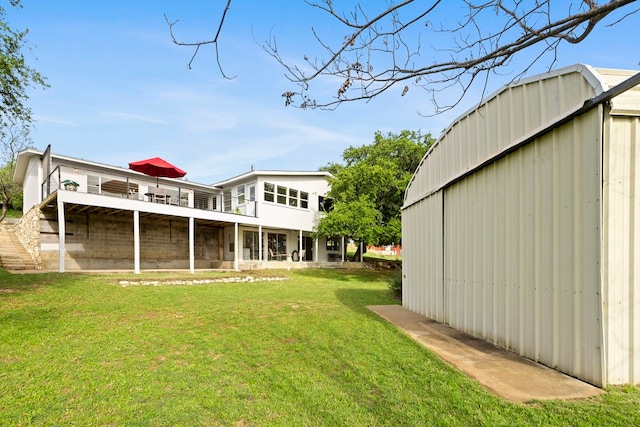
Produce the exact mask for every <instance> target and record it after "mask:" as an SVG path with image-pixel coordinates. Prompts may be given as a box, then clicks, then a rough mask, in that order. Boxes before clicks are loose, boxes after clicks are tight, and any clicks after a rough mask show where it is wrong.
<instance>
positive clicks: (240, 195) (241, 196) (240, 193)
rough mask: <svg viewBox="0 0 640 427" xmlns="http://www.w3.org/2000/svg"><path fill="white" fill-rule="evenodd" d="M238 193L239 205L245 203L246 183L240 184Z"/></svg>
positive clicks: (237, 189)
mask: <svg viewBox="0 0 640 427" xmlns="http://www.w3.org/2000/svg"><path fill="white" fill-rule="evenodd" d="M236 195H237V196H238V205H244V185H238V188H236Z"/></svg>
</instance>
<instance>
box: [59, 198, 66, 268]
mask: <svg viewBox="0 0 640 427" xmlns="http://www.w3.org/2000/svg"><path fill="white" fill-rule="evenodd" d="M66 232H67V230H66V227H65V216H64V202H63V201H62V200H60V198H58V271H59V272H60V273H64V251H65V249H64V246H65V234H66Z"/></svg>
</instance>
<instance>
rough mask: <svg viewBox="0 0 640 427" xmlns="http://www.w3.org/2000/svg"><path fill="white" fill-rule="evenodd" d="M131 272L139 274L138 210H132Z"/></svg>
mask: <svg viewBox="0 0 640 427" xmlns="http://www.w3.org/2000/svg"><path fill="white" fill-rule="evenodd" d="M133 272H134V273H135V274H140V211H138V210H135V211H133Z"/></svg>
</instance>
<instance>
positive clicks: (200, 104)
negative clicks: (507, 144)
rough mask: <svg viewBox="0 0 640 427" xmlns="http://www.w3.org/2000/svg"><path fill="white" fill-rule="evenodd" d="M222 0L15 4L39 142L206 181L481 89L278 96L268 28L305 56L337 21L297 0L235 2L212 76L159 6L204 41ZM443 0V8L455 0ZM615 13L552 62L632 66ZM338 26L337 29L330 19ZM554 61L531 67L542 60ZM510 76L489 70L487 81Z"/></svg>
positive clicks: (632, 27) (290, 50)
mask: <svg viewBox="0 0 640 427" xmlns="http://www.w3.org/2000/svg"><path fill="white" fill-rule="evenodd" d="M224 3H225V2H224V1H223V0H206V1H199V0H198V1H196V0H190V1H188V2H180V1H175V0H173V1H170V0H135V1H117V0H113V1H109V2H106V1H87V0H84V1H72V0H59V1H55V2H53V1H50V0H23V6H24V7H23V8H22V9H19V10H11V9H12V8H10V7H9V9H10V10H9V14H8V16H9V22H10V24H11V25H12V26H13V27H14V28H17V29H23V28H28V29H29V31H30V33H29V36H28V40H29V41H30V43H31V45H32V54H30V55H29V56H28V58H29V61H30V64H31V65H32V66H33V67H35V68H36V69H37V70H38V71H40V72H41V73H42V74H43V75H45V76H46V77H47V79H48V83H49V84H50V86H51V87H50V88H49V89H47V90H36V91H33V92H31V97H30V100H29V105H30V106H31V108H32V110H33V116H34V118H35V119H36V127H35V129H34V131H33V132H32V138H33V142H34V145H35V146H36V147H37V148H38V149H44V148H45V147H46V146H47V145H48V144H51V146H52V148H53V151H54V152H56V153H58V154H64V155H70V156H74V157H80V158H84V159H87V160H92V161H98V162H103V163H107V164H111V165H116V166H122V167H126V166H127V164H128V162H130V161H134V160H140V159H145V158H149V157H155V156H160V157H163V158H164V159H166V160H168V161H169V162H171V163H174V164H175V165H177V166H179V167H180V168H182V169H184V170H186V171H187V176H186V178H187V179H189V180H191V181H195V182H199V183H213V182H216V181H219V180H222V179H225V178H228V177H231V176H235V175H239V174H241V173H244V172H246V171H248V170H249V169H250V168H251V166H252V165H253V166H254V167H255V168H256V169H276V170H316V169H318V168H319V167H320V166H323V165H325V164H327V163H329V162H339V161H340V158H341V154H342V152H343V150H344V149H345V148H347V147H348V146H352V145H358V146H359V145H363V144H368V143H370V142H371V141H372V140H373V136H374V133H375V132H376V131H381V132H383V133H387V132H399V131H401V130H403V129H410V130H421V131H422V132H423V133H428V132H430V133H432V134H433V135H434V136H436V137H437V136H438V135H439V133H440V132H441V131H442V130H443V129H444V128H445V127H446V126H447V125H449V123H450V122H451V121H452V120H453V119H455V117H457V116H458V115H459V114H461V113H462V112H464V111H465V110H467V109H469V108H471V107H472V106H473V105H475V104H476V103H477V102H478V101H479V98H478V96H479V95H478V93H479V92H477V90H476V91H475V92H474V91H472V92H471V93H470V95H469V96H468V97H467V98H466V99H465V100H464V101H463V102H462V103H461V104H460V105H459V107H458V108H456V109H454V110H452V111H450V112H448V113H446V114H442V115H439V116H435V117H424V116H421V115H420V114H418V111H420V112H423V113H429V112H430V109H431V105H430V103H429V99H428V97H427V95H426V93H424V92H421V91H420V90H417V89H415V90H414V89H411V90H410V91H409V93H408V94H407V96H405V97H401V96H400V94H399V93H400V91H401V88H400V87H398V88H397V90H391V91H389V92H388V93H386V94H384V95H383V96H381V97H380V98H378V99H374V100H373V101H371V102H369V103H352V104H349V105H343V106H341V107H339V108H338V109H337V110H335V111H318V110H299V109H294V108H291V107H288V108H285V107H284V101H283V98H282V97H281V94H282V93H283V92H285V91H287V90H290V89H291V88H292V85H291V84H290V83H289V82H288V81H287V80H286V78H285V77H284V69H283V68H282V67H281V66H280V65H279V64H277V63H276V62H275V60H274V59H273V58H271V57H270V56H269V55H267V54H266V53H265V52H264V51H263V50H262V49H261V47H260V45H259V44H260V43H262V42H264V41H265V40H266V39H268V38H269V35H270V34H274V35H276V37H277V39H278V45H279V48H280V50H281V52H282V53H283V54H284V55H285V56H286V57H287V58H291V60H292V61H297V62H300V60H301V59H302V57H303V55H304V54H313V53H314V52H315V49H316V44H315V42H314V40H313V38H312V35H311V32H310V28H311V26H312V25H314V26H316V27H317V28H319V29H320V30H323V31H325V34H333V32H332V30H333V28H332V25H334V24H333V23H332V21H331V20H329V19H327V18H326V17H324V15H323V14H322V13H320V12H319V11H318V10H314V9H312V8H310V7H309V6H307V5H305V4H304V2H303V1H302V0H288V1H287V2H286V3H284V2H267V1H247V0H244V1H241V0H235V2H234V3H232V9H231V10H230V12H229V15H228V20H227V22H226V24H225V27H224V29H223V34H222V37H221V40H220V43H221V44H220V54H221V60H222V63H223V67H224V69H225V71H226V73H227V74H229V75H236V76H237V77H236V78H235V79H233V80H225V79H223V78H222V77H221V76H220V74H219V73H218V72H217V67H216V65H215V59H214V56H213V49H212V48H205V49H204V50H202V51H201V53H200V54H199V56H198V57H197V58H196V60H195V62H194V64H193V68H192V69H191V70H189V69H187V67H186V64H187V63H188V61H189V59H190V57H191V54H192V51H191V50H189V49H188V48H182V47H178V46H175V45H174V44H173V43H172V42H171V39H170V36H169V30H168V27H167V24H166V23H165V19H164V15H165V14H166V15H167V16H168V17H169V18H170V19H179V20H180V22H179V24H178V26H177V27H176V32H177V34H178V36H180V37H182V38H183V39H184V40H185V41H193V40H200V39H208V38H210V37H211V35H212V33H213V31H214V28H215V26H216V23H217V17H218V15H219V13H220V10H221V7H222V5H223V4H224ZM381 3H382V2H381ZM284 4H286V6H284ZM446 4H447V6H445V7H448V8H451V7H453V6H450V5H452V4H454V2H447V3H446ZM632 9H633V6H632V7H631V10H632ZM631 10H627V11H631ZM443 12H449V13H454V12H456V10H453V11H450V10H449V11H446V10H445V11H443ZM623 13H624V11H622V12H620V13H617V14H616V15H614V16H611V17H608V18H607V19H606V20H605V22H604V24H605V25H601V26H600V28H599V29H598V30H597V31H596V32H595V33H594V34H592V35H591V36H590V37H589V38H588V39H587V41H586V42H585V43H583V44H581V45H577V46H567V47H563V48H562V49H561V50H560V55H559V56H558V59H557V63H556V66H555V67H554V68H558V67H561V66H566V65H570V64H574V63H577V62H581V63H585V64H589V65H593V66H596V67H609V68H625V69H640V67H639V66H638V63H639V61H640V38H638V37H636V35H637V34H638V32H637V27H638V24H640V18H639V17H638V16H636V15H638V14H635V15H632V16H631V17H629V18H627V19H626V20H624V21H623V22H622V23H621V24H618V25H616V26H614V27H607V26H606V24H609V23H611V22H614V21H616V20H617V19H619V18H620V17H621V16H622V15H623ZM335 33H336V34H337V37H342V35H341V34H339V32H338V29H337V28H336V31H335ZM36 58H37V60H36ZM548 63H549V61H543V62H542V63H541V64H540V65H539V66H536V67H534V68H532V70H531V72H530V73H529V75H531V74H537V73H539V72H544V71H546V70H545V67H546V66H548ZM515 68H517V67H516V66H515V64H514V69H515ZM513 75H514V74H508V73H507V74H505V75H504V76H497V77H493V78H492V80H491V81H490V83H489V92H493V91H494V90H496V89H498V88H499V87H500V86H501V85H502V84H505V83H507V82H509V81H510V80H511V79H512V78H513ZM336 89H337V88H336V87H335V85H332V86H327V87H322V86H319V87H318V90H319V91H325V90H326V91H331V93H333V92H335V91H336ZM442 96H447V94H443V95H442Z"/></svg>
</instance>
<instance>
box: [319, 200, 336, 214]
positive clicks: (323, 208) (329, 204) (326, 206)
mask: <svg viewBox="0 0 640 427" xmlns="http://www.w3.org/2000/svg"><path fill="white" fill-rule="evenodd" d="M318 209H319V210H320V212H331V209H333V200H331V199H330V198H328V197H323V196H318Z"/></svg>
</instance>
